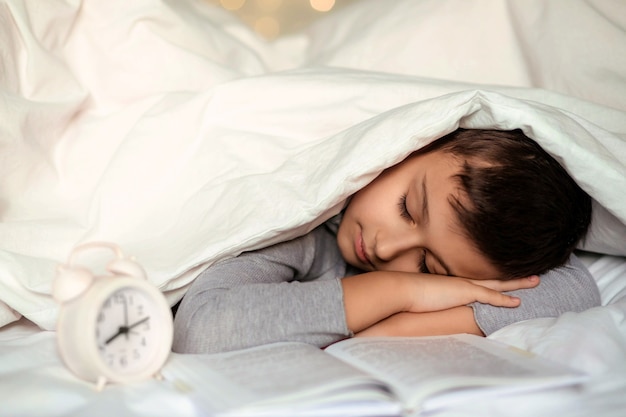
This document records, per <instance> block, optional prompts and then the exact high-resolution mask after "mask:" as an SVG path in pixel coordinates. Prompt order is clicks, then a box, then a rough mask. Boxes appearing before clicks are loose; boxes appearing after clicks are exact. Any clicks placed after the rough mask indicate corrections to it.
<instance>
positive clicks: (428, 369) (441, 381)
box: [326, 335, 582, 408]
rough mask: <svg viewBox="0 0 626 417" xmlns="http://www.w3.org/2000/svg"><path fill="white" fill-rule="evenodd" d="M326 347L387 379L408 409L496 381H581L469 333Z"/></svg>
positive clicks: (355, 341) (535, 383)
mask: <svg viewBox="0 0 626 417" xmlns="http://www.w3.org/2000/svg"><path fill="white" fill-rule="evenodd" d="M326 351H327V352H329V353H331V354H333V355H335V356H337V357H339V358H342V359H343V360H344V361H346V362H350V363H352V364H354V365H355V366H357V367H359V368H361V369H363V370H365V371H366V372H369V373H371V374H372V375H375V376H376V377H378V378H380V379H381V380H384V381H386V382H387V383H389V384H390V385H391V386H393V387H394V389H395V390H396V392H397V394H398V396H399V397H400V398H401V400H402V401H403V402H404V403H405V405H406V406H407V407H409V408H415V407H418V406H421V407H422V408H425V405H424V404H422V403H423V402H424V401H425V400H426V398H428V397H429V396H432V395H433V394H435V393H437V392H441V391H446V390H450V391H453V390H454V389H459V388H464V387H472V386H473V387H479V386H482V387H484V386H487V385H496V384H497V385H498V386H499V388H501V389H507V390H509V391H510V387H511V386H515V385H520V384H527V385H529V384H533V385H532V386H533V387H534V386H537V387H539V386H545V385H547V384H549V385H554V386H557V385H560V384H563V383H575V382H579V381H580V380H581V379H582V376H581V374H580V373H578V372H575V371H572V370H570V369H569V368H566V367H562V366H560V365H557V364H553V363H552V362H548V361H545V360H543V359H542V358H539V357H537V356H533V355H531V354H530V353H528V352H523V351H520V350H517V349H513V348H511V347H508V346H506V345H504V344H502V343H499V342H496V341H492V340H489V339H486V338H483V337H479V336H473V335H454V336H435V337H420V338H355V339H350V340H346V341H342V342H340V343H338V344H335V345H332V346H330V347H329V348H327V349H326ZM521 352H523V353H521ZM542 381H543V382H542ZM507 384H508V386H507ZM459 395H461V394H459Z"/></svg>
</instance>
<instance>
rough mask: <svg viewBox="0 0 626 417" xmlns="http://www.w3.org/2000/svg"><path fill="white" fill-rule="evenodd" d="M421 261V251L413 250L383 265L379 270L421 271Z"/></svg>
mask: <svg viewBox="0 0 626 417" xmlns="http://www.w3.org/2000/svg"><path fill="white" fill-rule="evenodd" d="M420 261H421V252H417V251H415V252H413V251H411V252H409V253H405V254H403V255H402V256H399V257H396V258H394V259H393V260H392V261H390V262H387V263H385V264H384V265H381V266H380V267H379V268H378V270H379V271H396V272H410V273H417V272H420V266H419V265H420Z"/></svg>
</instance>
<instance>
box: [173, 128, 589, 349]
mask: <svg viewBox="0 0 626 417" xmlns="http://www.w3.org/2000/svg"><path fill="white" fill-rule="evenodd" d="M590 221H591V199H590V197H589V196H588V195H587V194H586V193H585V192H584V191H583V190H581V189H580V187H578V185H577V184H576V183H575V182H574V181H573V179H572V178H571V177H570V176H569V175H568V174H567V172H566V171H565V170H564V169H563V168H562V167H561V165H559V164H558V162H557V161H556V160H555V159H554V158H552V157H551V156H550V155H549V154H547V153H546V152H545V151H544V150H543V149H542V148H541V147H540V146H539V145H538V144H537V143H535V142H534V141H533V140H531V139H529V138H528V137H526V136H525V135H524V134H523V133H522V132H521V131H520V130H514V131H498V130H478V129H477V130H474V129H472V130H465V129H458V130H456V131H454V132H452V133H450V134H448V135H446V136H444V137H443V138H440V139H438V140H436V141H435V142H433V143H431V144H430V145H427V146H426V147H424V148H422V149H420V150H418V151H416V152H414V153H413V154H411V155H410V156H409V157H407V158H406V159H405V160H404V161H402V162H401V163H399V164H397V165H395V166H393V167H391V168H389V169H387V170H385V171H384V172H383V173H382V174H381V175H379V176H378V177H377V178H376V179H374V181H372V182H371V183H370V184H368V185H367V186H366V187H364V188H363V189H361V190H360V191H358V192H357V193H355V194H354V195H353V196H352V197H351V198H350V199H349V201H348V203H347V205H346V207H345V209H344V210H343V212H342V213H341V214H339V215H338V216H336V217H334V218H332V219H330V220H329V221H327V222H326V223H325V224H323V225H321V226H319V227H317V228H316V229H314V230H313V231H311V232H309V233H308V234H306V235H304V236H301V237H298V238H296V239H293V240H291V241H288V242H283V243H279V244H276V245H273V246H270V247H267V248H264V249H260V250H256V251H251V252H245V253H242V254H241V255H239V256H238V257H236V258H232V259H228V260H224V261H221V262H218V263H216V264H214V265H212V266H211V267H209V268H207V269H206V270H205V271H204V272H202V273H201V274H200V275H199V276H198V277H197V278H196V279H195V281H194V282H193V283H192V285H191V286H190V288H189V290H188V291H187V293H186V294H185V296H184V298H183V300H182V301H181V303H180V306H179V308H178V310H177V313H176V317H175V334H174V346H173V349H174V351H175V352H181V353H209V352H221V351H228V350H234V349H241V348H246V347H251V346H256V345H261V344H265V343H272V342H278V341H301V342H306V343H310V344H314V345H317V346H320V347H322V346H326V345H328V344H331V343H333V342H335V341H338V340H341V339H344V338H347V337H352V336H369V335H376V336H383V335H384V336H413V335H415V336H418V335H435V334H451V333H474V334H479V335H489V334H491V333H493V332H494V331H496V330H498V329H500V328H502V327H504V326H506V325H508V324H511V323H514V322H518V321H522V320H527V319H532V318H538V317H556V316H559V315H560V314H562V313H564V312H567V311H575V312H578V311H582V310H585V309H588V308H591V307H593V306H597V305H599V304H600V296H599V291H598V288H597V286H596V284H595V281H594V279H593V277H592V276H591V275H590V273H589V272H588V271H587V270H586V268H585V267H584V266H583V265H582V263H581V262H580V261H579V260H578V259H577V258H576V257H575V256H574V254H573V250H574V248H575V247H576V245H577V243H578V241H579V240H580V239H581V238H583V237H584V235H585V234H586V231H587V229H588V227H589V224H590ZM539 275H541V277H539Z"/></svg>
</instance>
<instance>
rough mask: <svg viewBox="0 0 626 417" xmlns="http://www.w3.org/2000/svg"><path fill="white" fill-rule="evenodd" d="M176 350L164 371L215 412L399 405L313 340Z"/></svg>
mask: <svg viewBox="0 0 626 417" xmlns="http://www.w3.org/2000/svg"><path fill="white" fill-rule="evenodd" d="M173 356H174V357H173V358H171V359H172V360H170V361H169V362H168V365H167V366H166V367H165V368H164V370H163V375H164V377H165V378H166V379H168V380H169V381H171V383H172V384H173V386H175V387H179V389H180V390H181V391H185V394H186V395H188V396H190V397H191V398H192V401H193V402H194V403H195V404H197V405H199V407H200V408H201V409H202V410H204V411H205V412H209V413H211V414H217V413H219V414H224V415H228V414H229V413H230V412H234V413H235V414H237V415H245V414H249V415H261V414H263V413H262V411H263V410H272V409H274V410H278V409H280V408H281V407H286V408H287V409H290V410H291V411H290V412H291V413H294V411H293V410H294V409H297V408H301V409H302V410H306V409H318V410H319V409H321V408H323V407H322V405H324V404H327V405H328V404H346V403H357V402H363V401H365V402H374V403H378V404H379V405H383V404H390V403H391V402H393V403H394V404H395V405H394V406H393V407H395V409H396V410H397V409H399V406H398V404H397V402H396V401H391V400H390V398H391V396H390V395H389V390H388V389H386V388H384V386H383V384H382V383H380V382H377V381H375V380H374V379H373V378H372V377H371V376H368V375H367V374H365V373H364V372H362V371H360V370H358V369H356V368H354V367H353V366H351V365H348V364H346V363H343V362H342V361H340V360H338V359H337V358H334V357H333V356H331V355H328V354H326V353H325V352H324V351H322V350H321V349H319V348H317V347H314V346H311V345H306V344H301V343H277V344H271V345H265V346H260V347H256V348H251V349H246V350H241V351H235V352H228V353H222V354H214V355H173ZM386 409H389V407H388V406H386ZM271 414H276V412H273V413H271ZM315 414H316V413H313V415H315ZM317 414H319V411H318V412H317Z"/></svg>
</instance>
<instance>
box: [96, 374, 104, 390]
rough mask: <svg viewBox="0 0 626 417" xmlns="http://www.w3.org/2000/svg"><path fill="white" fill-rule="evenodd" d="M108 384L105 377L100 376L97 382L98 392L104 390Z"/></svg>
mask: <svg viewBox="0 0 626 417" xmlns="http://www.w3.org/2000/svg"><path fill="white" fill-rule="evenodd" d="M106 383H107V379H106V377H104V376H99V377H98V380H97V381H96V391H98V392H100V391H102V390H103V389H104V386H105V385H106Z"/></svg>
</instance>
